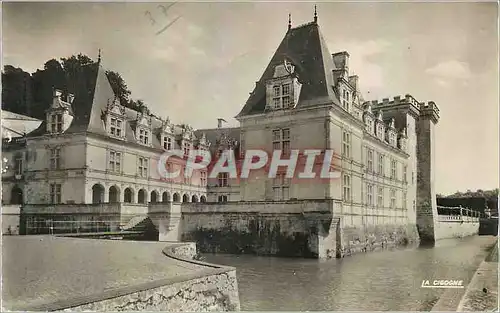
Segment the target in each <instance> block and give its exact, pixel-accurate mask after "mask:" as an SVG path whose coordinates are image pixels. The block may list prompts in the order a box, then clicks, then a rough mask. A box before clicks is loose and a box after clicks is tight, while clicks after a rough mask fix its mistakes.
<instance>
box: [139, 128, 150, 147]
mask: <svg viewBox="0 0 500 313" xmlns="http://www.w3.org/2000/svg"><path fill="white" fill-rule="evenodd" d="M139 142H140V143H142V144H143V145H147V144H149V132H148V131H147V130H145V129H142V128H141V129H139Z"/></svg>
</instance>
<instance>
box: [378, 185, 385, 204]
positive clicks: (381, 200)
mask: <svg viewBox="0 0 500 313" xmlns="http://www.w3.org/2000/svg"><path fill="white" fill-rule="evenodd" d="M377 206H378V207H379V208H382V207H384V188H383V187H378V192H377Z"/></svg>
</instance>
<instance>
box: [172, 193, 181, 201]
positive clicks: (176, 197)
mask: <svg viewBox="0 0 500 313" xmlns="http://www.w3.org/2000/svg"><path fill="white" fill-rule="evenodd" d="M172 202H181V196H180V195H179V194H178V193H177V192H176V193H174V195H173V197H172Z"/></svg>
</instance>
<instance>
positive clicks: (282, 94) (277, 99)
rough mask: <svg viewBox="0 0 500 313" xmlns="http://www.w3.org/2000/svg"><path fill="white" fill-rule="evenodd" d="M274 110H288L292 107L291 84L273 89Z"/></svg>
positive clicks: (275, 86) (276, 86)
mask: <svg viewBox="0 0 500 313" xmlns="http://www.w3.org/2000/svg"><path fill="white" fill-rule="evenodd" d="M273 91H274V95H273V104H274V109H281V108H283V109H287V108H289V107H290V103H291V99H290V84H289V83H287V84H282V85H274V87H273Z"/></svg>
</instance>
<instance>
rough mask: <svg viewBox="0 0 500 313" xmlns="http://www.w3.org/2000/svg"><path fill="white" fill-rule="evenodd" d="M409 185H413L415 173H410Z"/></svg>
mask: <svg viewBox="0 0 500 313" xmlns="http://www.w3.org/2000/svg"><path fill="white" fill-rule="evenodd" d="M411 183H412V184H413V183H415V172H411Z"/></svg>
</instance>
